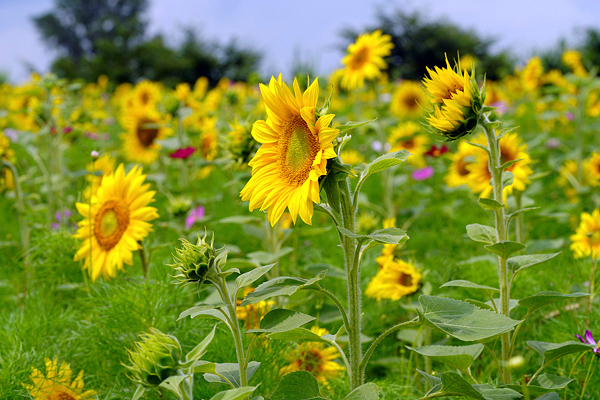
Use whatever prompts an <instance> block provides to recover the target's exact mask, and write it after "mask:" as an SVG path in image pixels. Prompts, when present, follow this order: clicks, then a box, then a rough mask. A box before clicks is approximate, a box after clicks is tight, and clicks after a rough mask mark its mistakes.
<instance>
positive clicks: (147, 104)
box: [128, 81, 162, 111]
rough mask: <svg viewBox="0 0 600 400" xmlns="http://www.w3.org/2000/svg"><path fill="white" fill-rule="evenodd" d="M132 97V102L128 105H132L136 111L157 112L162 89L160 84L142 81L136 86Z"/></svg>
mask: <svg viewBox="0 0 600 400" xmlns="http://www.w3.org/2000/svg"><path fill="white" fill-rule="evenodd" d="M131 96H132V99H131V102H130V103H128V104H130V105H131V106H132V107H133V108H134V110H137V111H141V110H144V111H147V110H155V109H156V104H157V103H158V102H159V101H160V99H161V97H162V88H161V86H160V84H158V83H155V82H150V81H141V82H139V83H138V84H136V85H135V86H134V88H133V92H132V93H131Z"/></svg>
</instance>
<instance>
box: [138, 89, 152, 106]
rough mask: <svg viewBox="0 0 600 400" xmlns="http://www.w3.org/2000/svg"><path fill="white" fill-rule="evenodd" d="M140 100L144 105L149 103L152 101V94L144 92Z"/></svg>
mask: <svg viewBox="0 0 600 400" xmlns="http://www.w3.org/2000/svg"><path fill="white" fill-rule="evenodd" d="M140 100H141V102H142V104H143V105H146V104H148V102H149V101H150V95H149V94H148V92H142V95H141V96H140Z"/></svg>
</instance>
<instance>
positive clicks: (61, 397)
mask: <svg viewBox="0 0 600 400" xmlns="http://www.w3.org/2000/svg"><path fill="white" fill-rule="evenodd" d="M48 400H75V397H73V396H71V395H70V394H69V393H66V392H64V391H63V390H61V389H58V391H56V390H55V391H53V392H52V393H50V395H49V396H48Z"/></svg>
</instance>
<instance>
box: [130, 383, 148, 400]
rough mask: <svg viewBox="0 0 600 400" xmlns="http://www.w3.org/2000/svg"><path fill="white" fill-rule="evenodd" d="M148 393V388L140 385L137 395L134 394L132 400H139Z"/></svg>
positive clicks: (136, 390) (136, 391)
mask: <svg viewBox="0 0 600 400" xmlns="http://www.w3.org/2000/svg"><path fill="white" fill-rule="evenodd" d="M145 392H146V388H145V387H143V386H142V385H138V387H137V389H135V393H134V394H133V397H132V400H138V399H139V398H140V397H142V396H143V395H144V393H145Z"/></svg>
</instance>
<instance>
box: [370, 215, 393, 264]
mask: <svg viewBox="0 0 600 400" xmlns="http://www.w3.org/2000/svg"><path fill="white" fill-rule="evenodd" d="M395 226H396V218H385V219H384V220H383V227H384V229H385V228H393V227H395ZM397 247H398V245H397V244H390V243H385V244H384V245H383V249H382V250H381V255H380V256H379V257H377V258H375V262H376V263H377V266H378V268H379V269H380V270H381V269H382V268H383V267H384V265H386V264H387V263H388V262H391V261H393V260H394V252H395V251H396V248H397Z"/></svg>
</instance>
